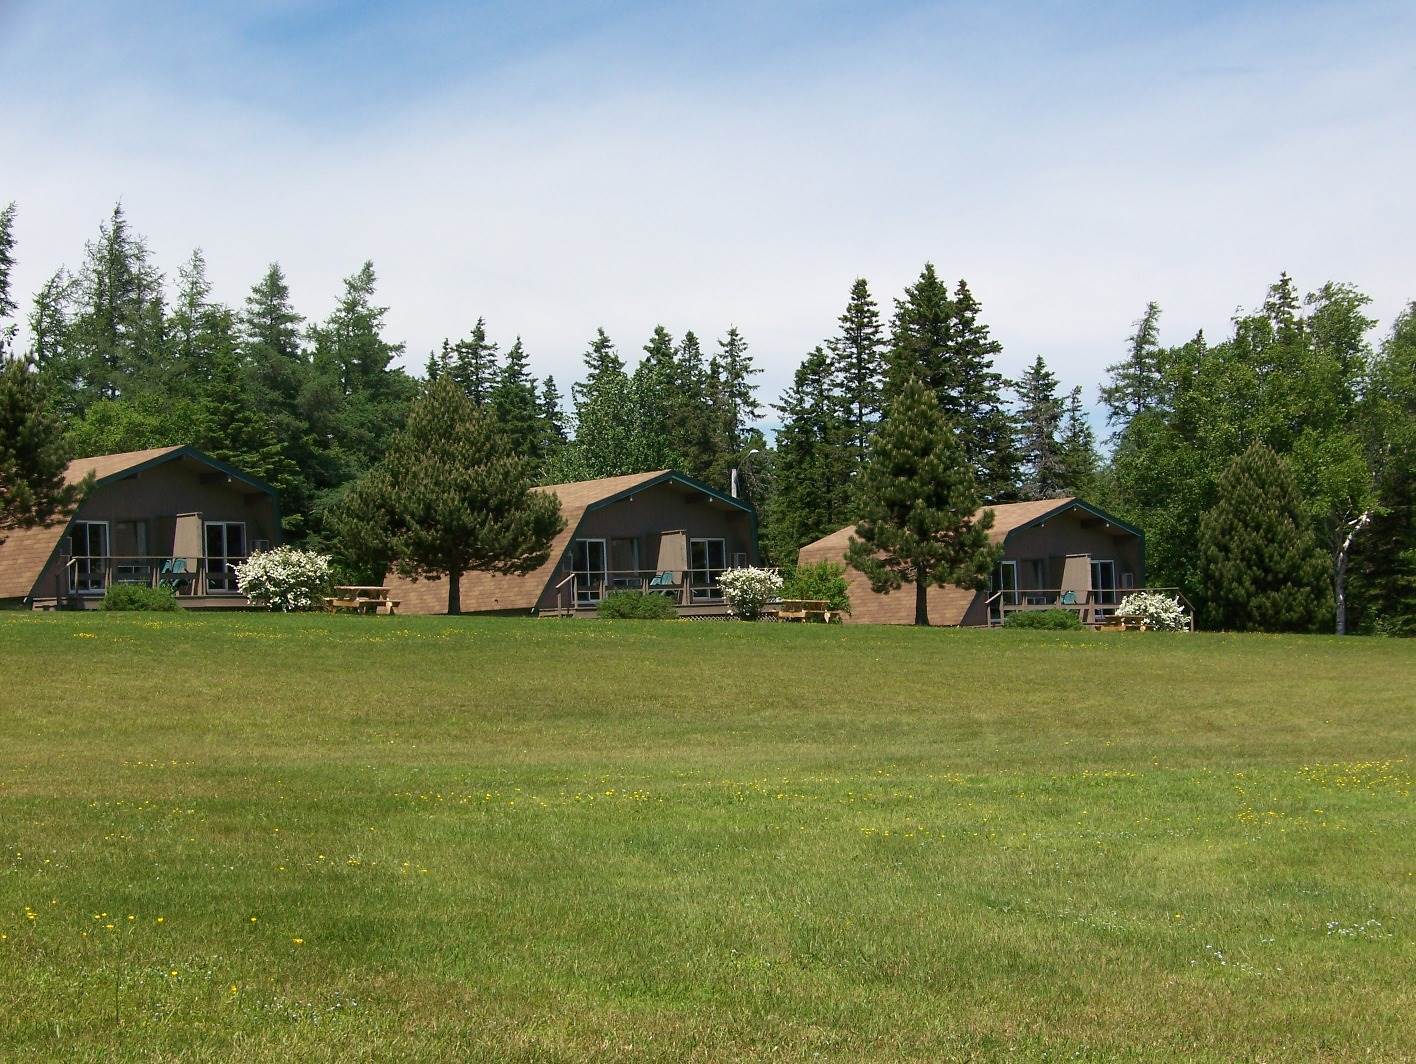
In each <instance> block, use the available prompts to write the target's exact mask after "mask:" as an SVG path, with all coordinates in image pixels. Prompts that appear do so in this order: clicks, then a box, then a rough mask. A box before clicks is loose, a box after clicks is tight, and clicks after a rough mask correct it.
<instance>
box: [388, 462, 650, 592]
mask: <svg viewBox="0 0 1416 1064" xmlns="http://www.w3.org/2000/svg"><path fill="white" fill-rule="evenodd" d="M673 476H677V474H675V473H673V471H672V470H668V469H658V470H655V471H654V472H652V473H630V474H627V475H625V476H620V477H602V478H600V479H599V480H577V481H573V482H572V483H569V484H547V485H545V486H543V487H539V488H536V489H535V490H536V491H548V492H550V493H551V494H553V495H555V496H556V498H558V499H560V504H561V515H562V516H563V517H564V518H565V528H564V529H563V530H562V531H561V533H560V535H558V536H556V538H555V539H554V540H553V541H552V543H551V553H550V556H549V557H548V558H547V559H546V562H545V564H544V565H542V566H541V567H540V568H538V569H533V570H532V571H531V572H529V573H527V574H526V575H525V576H502V575H498V574H495V573H464V574H463V576H462V584H461V588H460V591H461V597H462V612H463V613H480V612H485V611H491V610H528V611H529V610H531V609H533V608H534V607H535V605H536V603H537V602H539V601H540V599H541V593H542V592H543V591H545V589H546V584H547V583H548V582H549V581H550V579H551V576H552V575H553V574H554V573H555V570H556V566H557V565H558V564H559V563H560V559H561V557H562V556H563V555H564V554H565V551H566V548H567V547H568V546H569V545H570V541H571V539H572V538H573V537H574V535H575V530H576V529H577V528H578V527H579V526H580V520H581V518H583V517H584V516H585V511H586V510H587V509H589V508H590V507H591V506H594V505H595V504H597V503H602V502H607V501H609V500H610V499H613V498H614V497H615V496H617V495H620V494H622V493H624V492H626V491H632V490H634V489H635V488H641V487H645V486H647V485H648V484H650V483H651V482H655V481H659V480H662V479H664V478H666V477H673ZM384 582H385V583H386V584H387V585H388V586H389V587H390V588H393V589H394V590H393V596H392V597H393V598H396V599H398V600H399V602H400V609H402V610H403V611H404V612H407V613H441V612H442V611H443V610H445V609H446V608H447V580H446V579H445V578H438V579H435V580H416V581H415V580H409V579H406V578H405V577H401V576H398V575H397V574H396V573H389V575H388V578H387V579H386V580H385V581H384Z"/></svg>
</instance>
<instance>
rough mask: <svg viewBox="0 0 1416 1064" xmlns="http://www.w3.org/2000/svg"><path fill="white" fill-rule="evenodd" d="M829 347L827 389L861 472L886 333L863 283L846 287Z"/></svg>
mask: <svg viewBox="0 0 1416 1064" xmlns="http://www.w3.org/2000/svg"><path fill="white" fill-rule="evenodd" d="M837 322H838V324H839V326H840V331H839V332H838V333H837V334H836V336H835V338H834V339H832V340H831V341H830V344H829V348H830V351H831V373H832V385H833V388H834V390H835V393H836V395H837V397H838V403H839V405H840V408H841V417H842V418H843V420H844V422H845V425H846V429H847V443H848V446H849V447H850V451H851V464H852V467H853V468H854V469H860V468H861V467H862V466H863V465H864V464H865V455H866V452H867V450H868V449H869V447H870V437H871V435H872V434H873V433H874V432H875V426H876V425H877V424H879V422H880V415H881V410H882V408H883V406H884V402H885V361H886V358H885V356H886V350H887V347H886V343H885V327H884V325H883V324H881V321H880V311H879V309H878V307H877V306H876V303H875V300H874V299H873V298H872V297H871V295H870V285H869V284H868V283H867V282H866V280H865V278H864V277H858V278H856V280H855V282H854V283H853V284H852V285H851V295H850V300H849V302H847V304H846V309H845V311H844V312H843V313H842V314H841V316H840V317H839V318H838V319H837Z"/></svg>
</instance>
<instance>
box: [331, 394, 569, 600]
mask: <svg viewBox="0 0 1416 1064" xmlns="http://www.w3.org/2000/svg"><path fill="white" fill-rule="evenodd" d="M533 473H534V470H533V463H531V462H530V461H528V460H527V459H525V458H522V457H520V456H518V455H516V454H515V453H514V452H513V451H512V450H511V448H510V447H509V446H508V443H507V440H506V438H505V436H504V435H503V433H502V432H501V431H499V429H498V427H497V424H496V420H495V418H493V417H492V416H491V414H490V411H485V410H479V409H478V407H477V406H476V404H475V403H473V401H472V400H471V398H470V397H469V396H468V395H467V394H466V392H465V391H464V390H463V389H462V388H461V386H460V385H458V384H457V382H455V381H453V380H451V379H450V378H448V377H440V378H439V379H438V380H436V381H433V382H431V383H430V384H428V385H427V386H426V387H425V389H424V391H423V394H422V395H421V396H420V397H419V398H418V400H417V401H415V402H414V404H413V405H412V407H411V408H410V410H409V412H408V420H407V423H406V425H405V426H404V428H403V429H402V430H401V431H399V433H398V434H397V435H396V436H395V437H394V438H393V440H392V441H391V443H390V445H389V448H388V453H387V454H386V455H385V456H384V458H383V459H382V460H381V461H380V462H379V464H378V465H377V466H375V467H374V468H373V469H372V470H370V471H369V473H368V474H366V475H365V476H364V477H363V478H362V479H361V480H360V481H359V482H358V484H356V485H355V487H354V488H353V489H352V490H351V491H350V493H349V496H348V498H347V500H346V501H345V503H344V505H343V506H342V507H341V510H340V515H339V517H338V519H337V528H338V532H339V537H340V542H341V544H342V545H343V547H344V549H345V552H346V554H347V555H348V556H349V557H350V558H352V559H354V560H356V561H358V562H361V563H364V564H380V563H392V565H393V568H394V569H395V570H396V571H397V572H399V573H400V574H402V575H403V576H405V577H408V578H410V579H414V580H418V579H433V578H437V577H444V576H445V577H446V578H447V593H448V600H447V612H448V613H449V614H458V613H461V612H462V593H461V581H462V574H463V573H466V572H488V573H502V574H520V573H527V572H530V571H531V570H533V569H535V568H537V567H539V566H541V565H543V564H545V562H546V560H547V559H548V558H549V557H550V551H551V543H552V541H553V540H554V538H555V536H556V534H557V533H559V532H560V531H561V529H563V528H564V527H565V519H564V518H563V517H562V516H561V512H560V503H559V501H558V500H557V499H556V497H555V496H554V495H553V494H551V493H549V492H540V491H534V490H532V484H533Z"/></svg>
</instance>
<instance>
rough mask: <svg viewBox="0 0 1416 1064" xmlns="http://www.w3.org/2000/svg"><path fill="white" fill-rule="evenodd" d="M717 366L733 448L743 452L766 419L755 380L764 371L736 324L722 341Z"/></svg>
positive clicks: (719, 398)
mask: <svg viewBox="0 0 1416 1064" xmlns="http://www.w3.org/2000/svg"><path fill="white" fill-rule="evenodd" d="M714 361H715V363H716V365H717V374H716V379H717V388H716V391H717V401H718V402H719V404H720V409H721V410H722V411H723V415H724V427H725V430H726V434H727V438H728V442H729V446H730V447H731V448H732V450H733V451H734V454H735V455H736V452H740V451H741V450H742V449H743V448H744V447H745V446H746V445H747V441H748V439H749V437H750V430H751V428H752V424H753V422H755V421H758V420H760V419H761V417H762V409H761V407H759V406H758V403H757V385H755V384H754V383H752V378H753V377H755V376H757V375H758V374H760V373H761V372H762V369H761V368H760V367H758V366H755V365H753V362H752V356H751V355H750V354H749V353H748V350H747V341H746V340H745V339H743V335H742V333H740V332H739V331H738V327H737V326H736V325H731V326H729V327H728V331H727V333H726V334H725V335H724V336H723V338H722V339H721V340H719V341H718V354H717V355H716V356H714Z"/></svg>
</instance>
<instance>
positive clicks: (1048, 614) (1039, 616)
mask: <svg viewBox="0 0 1416 1064" xmlns="http://www.w3.org/2000/svg"><path fill="white" fill-rule="evenodd" d="M1003 627H1004V628H1048V629H1052V630H1054V631H1071V632H1075V631H1079V630H1080V629H1082V628H1085V627H1086V625H1084V624H1082V619H1081V618H1080V617H1078V616H1077V615H1076V614H1075V613H1074V612H1072V611H1071V610H1019V611H1018V612H1016V613H1010V614H1008V619H1007V620H1005V621H1004V622H1003Z"/></svg>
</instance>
